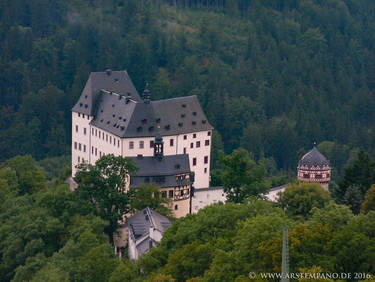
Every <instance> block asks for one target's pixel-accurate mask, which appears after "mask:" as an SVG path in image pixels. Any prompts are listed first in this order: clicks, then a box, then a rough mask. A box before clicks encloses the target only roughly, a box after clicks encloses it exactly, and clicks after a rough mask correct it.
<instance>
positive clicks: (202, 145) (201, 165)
mask: <svg viewBox="0 0 375 282" xmlns="http://www.w3.org/2000/svg"><path fill="white" fill-rule="evenodd" d="M211 135H212V134H211V131H201V132H194V133H188V134H180V135H178V136H177V154H184V153H185V151H186V154H189V162H190V169H191V171H193V172H194V173H195V181H194V187H195V188H196V189H200V188H208V187H209V184H210V161H211ZM206 142H208V143H206ZM206 144H208V145H206ZM198 145H199V146H198ZM205 157H206V163H205ZM194 159H195V162H196V163H195V164H194Z"/></svg>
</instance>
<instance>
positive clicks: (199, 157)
mask: <svg viewBox="0 0 375 282" xmlns="http://www.w3.org/2000/svg"><path fill="white" fill-rule="evenodd" d="M212 130H213V127H212V126H211V125H210V123H209V122H208V120H207V118H206V116H205V114H204V112H203V110H202V107H201V106H200V104H199V101H198V99H197V97H196V96H188V97H179V98H173V99H165V100H158V101H152V100H151V94H150V92H149V91H148V90H147V89H146V90H145V91H144V92H143V95H142V98H141V97H140V96H139V94H138V92H137V90H136V89H135V87H134V85H133V83H132V81H131V79H130V77H129V75H128V73H127V72H126V71H111V70H107V71H105V72H93V73H91V74H90V76H89V78H88V80H87V82H86V85H85V87H84V89H83V91H82V94H81V96H80V98H79V99H78V101H77V103H76V104H75V106H74V107H73V109H72V176H73V177H74V175H75V173H76V165H78V164H79V163H82V162H87V163H90V164H95V162H96V161H97V160H98V159H99V158H100V157H102V156H103V155H107V154H113V155H115V156H123V157H134V160H135V162H136V163H137V164H138V165H140V166H143V165H146V163H147V165H150V164H151V163H153V165H155V167H154V168H153V169H148V171H151V170H152V171H153V173H151V174H150V175H143V174H142V175H137V176H136V175H133V178H134V177H136V178H137V179H133V180H132V179H130V182H131V183H133V184H131V185H130V186H132V185H133V187H135V186H136V185H138V184H140V181H141V180H140V179H141V178H142V177H144V180H145V181H147V180H146V179H147V176H148V177H149V179H150V177H151V178H152V179H153V178H155V177H156V176H157V175H156V174H155V173H154V172H157V171H158V170H159V168H160V167H161V166H163V165H164V164H165V163H168V164H169V163H174V164H175V165H176V166H177V164H179V165H180V166H181V167H183V166H185V165H186V162H187V161H188V162H189V167H190V169H189V171H187V170H186V171H184V172H183V173H182V174H186V175H189V177H190V175H192V174H191V173H194V175H195V178H194V187H195V188H196V189H200V188H207V187H209V180H210V158H211V156H210V153H211V137H212V136H211V135H212ZM158 134H160V138H162V142H163V152H162V155H163V156H162V160H161V161H158V162H157V161H155V160H151V159H152V158H151V159H148V158H146V157H153V158H156V159H157V156H155V150H156V149H155V142H156V140H155V137H156V136H157V135H158ZM181 155H186V156H185V157H176V158H170V157H168V156H181ZM140 156H142V157H144V159H143V160H142V161H141V160H139V159H140V158H139V157H140ZM143 171H144V169H143V168H142V167H140V171H139V173H143ZM175 173H176V174H175ZM171 175H174V176H177V177H179V176H180V175H178V173H177V171H176V172H173V173H172V174H170V175H169V176H171ZM140 177H141V178H140ZM131 178H132V177H131ZM165 179H166V178H165ZM189 181H190V180H189ZM136 183H137V184H136ZM163 185H164V184H163ZM163 185H161V186H163ZM189 185H191V183H189V184H187V185H185V186H189ZM183 186H184V185H183ZM175 187H176V186H175ZM175 187H174V188H175ZM184 189H185V188H184ZM186 189H190V188H186ZM168 193H169V192H168ZM189 197H190V196H189Z"/></svg>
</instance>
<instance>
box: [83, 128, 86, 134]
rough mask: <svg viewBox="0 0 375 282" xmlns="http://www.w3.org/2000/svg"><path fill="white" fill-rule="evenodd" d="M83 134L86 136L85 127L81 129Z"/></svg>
mask: <svg viewBox="0 0 375 282" xmlns="http://www.w3.org/2000/svg"><path fill="white" fill-rule="evenodd" d="M83 134H84V135H86V127H84V128H83Z"/></svg>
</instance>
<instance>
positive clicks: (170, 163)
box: [130, 154, 191, 188]
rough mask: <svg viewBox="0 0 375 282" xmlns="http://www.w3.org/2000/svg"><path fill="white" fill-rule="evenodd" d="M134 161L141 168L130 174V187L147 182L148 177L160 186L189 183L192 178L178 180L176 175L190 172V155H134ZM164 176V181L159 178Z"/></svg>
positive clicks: (151, 181)
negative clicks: (160, 156)
mask: <svg viewBox="0 0 375 282" xmlns="http://www.w3.org/2000/svg"><path fill="white" fill-rule="evenodd" d="M132 159H133V161H134V162H135V164H136V166H137V167H139V170H138V171H136V172H133V173H131V174H130V187H131V188H137V187H139V186H141V185H142V184H145V183H146V181H145V179H146V178H148V179H149V182H150V183H155V184H156V185H158V186H160V187H176V186H184V185H189V184H191V183H190V180H189V179H185V180H177V179H176V175H178V174H187V173H190V172H191V171H190V164H189V156H188V155H187V154H184V155H171V156H163V158H161V159H158V158H157V157H143V156H138V157H133V158H132ZM162 176H163V177H164V179H163V181H162V182H159V181H158V180H157V179H158V178H159V179H160V177H162Z"/></svg>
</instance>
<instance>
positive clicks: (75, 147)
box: [74, 142, 77, 150]
mask: <svg viewBox="0 0 375 282" xmlns="http://www.w3.org/2000/svg"><path fill="white" fill-rule="evenodd" d="M74 149H76V150H77V142H74Z"/></svg>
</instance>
